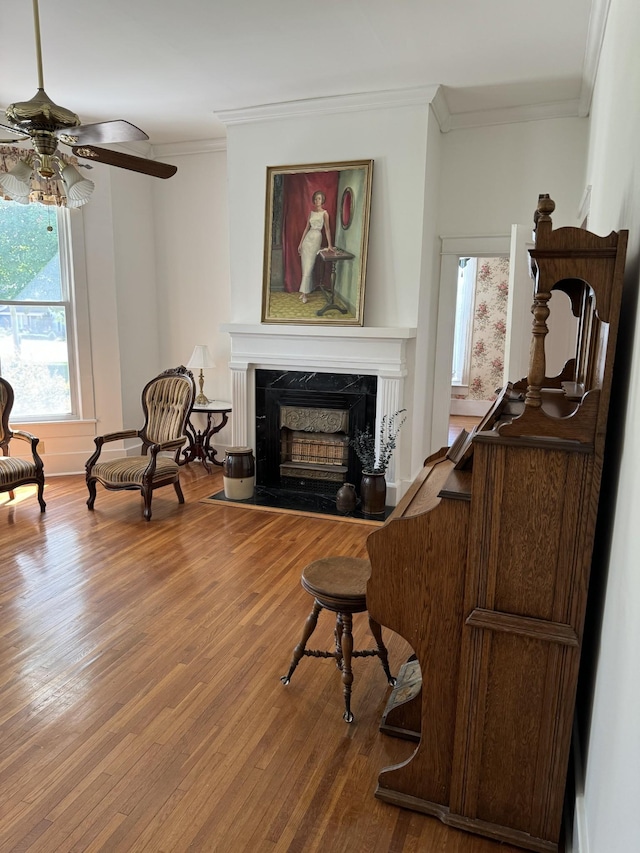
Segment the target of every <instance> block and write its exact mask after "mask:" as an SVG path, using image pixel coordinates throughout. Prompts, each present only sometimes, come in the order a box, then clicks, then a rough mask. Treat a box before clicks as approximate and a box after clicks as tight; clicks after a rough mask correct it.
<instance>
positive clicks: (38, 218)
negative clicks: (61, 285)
mask: <svg viewBox="0 0 640 853" xmlns="http://www.w3.org/2000/svg"><path fill="white" fill-rule="evenodd" d="M48 226H51V227H52V230H51V231H47V227H48ZM57 253H58V228H57V220H56V213H55V210H50V209H48V208H47V207H45V206H44V205H42V204H24V205H22V204H17V203H16V202H14V201H0V299H10V300H13V299H21V298H24V297H21V296H20V294H21V293H22V291H23V290H24V288H25V287H26V286H27V285H28V284H29V283H30V282H31V281H32V280H33V279H34V278H35V277H36V276H37V275H38V274H39V273H40V272H41V271H42V270H43V269H44V268H45V267H46V266H47V264H48V263H49V262H50V261H51V259H52V258H53V257H54V256H55V255H57ZM29 298H30V299H33V298H34V296H33V295H30V296H29ZM35 298H38V297H37V296H36V297H35ZM58 298H59V297H58Z"/></svg>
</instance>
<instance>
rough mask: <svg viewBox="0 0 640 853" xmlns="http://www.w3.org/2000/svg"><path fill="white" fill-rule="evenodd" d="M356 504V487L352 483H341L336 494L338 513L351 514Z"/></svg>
mask: <svg viewBox="0 0 640 853" xmlns="http://www.w3.org/2000/svg"><path fill="white" fill-rule="evenodd" d="M357 503H358V497H357V495H356V487H355V486H354V485H353V484H352V483H343V484H342V485H341V486H340V488H339V489H338V491H337V493H336V506H337V508H338V511H339V512H344V513H347V512H353V510H354V509H355V508H356V504H357Z"/></svg>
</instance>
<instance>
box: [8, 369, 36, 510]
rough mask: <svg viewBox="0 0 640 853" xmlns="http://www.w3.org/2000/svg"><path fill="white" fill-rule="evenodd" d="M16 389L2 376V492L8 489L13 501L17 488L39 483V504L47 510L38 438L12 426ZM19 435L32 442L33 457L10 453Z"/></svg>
mask: <svg viewBox="0 0 640 853" xmlns="http://www.w3.org/2000/svg"><path fill="white" fill-rule="evenodd" d="M13 400H14V396H13V388H12V387H11V385H10V384H9V383H8V382H7V380H6V379H3V378H2V377H1V376H0V447H1V448H2V456H0V492H9V497H10V498H11V500H13V499H14V497H15V495H14V491H13V490H14V489H15V488H17V487H18V486H24V485H26V484H27V483H36V485H37V486H38V503H39V504H40V512H44V510H45V507H46V503H45V502H44V498H43V494H44V466H43V464H42V459H41V458H40V457H39V456H38V451H37V449H36V448H37V446H38V439H37V438H36V437H35V435H31V433H30V432H25V430H22V429H11V427H10V426H9V415H10V414H11V409H12V408H13ZM14 438H17V439H19V440H20V441H26V442H27V443H29V444H31V458H30V459H23V458H21V457H19V456H11V451H10V448H9V445H10V444H11V441H12V440H13V439H14Z"/></svg>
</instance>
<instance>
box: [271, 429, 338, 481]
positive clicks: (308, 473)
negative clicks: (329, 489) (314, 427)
mask: <svg viewBox="0 0 640 853" xmlns="http://www.w3.org/2000/svg"><path fill="white" fill-rule="evenodd" d="M348 455H349V438H348V437H347V436H346V435H342V434H335V433H324V432H302V431H300V430H289V429H286V428H285V429H283V430H282V441H281V457H280V458H281V463H280V476H281V477H288V478H296V479H298V478H303V479H311V480H321V481H322V480H324V481H326V482H329V483H334V484H335V483H343V482H344V481H345V478H346V474H347V463H348Z"/></svg>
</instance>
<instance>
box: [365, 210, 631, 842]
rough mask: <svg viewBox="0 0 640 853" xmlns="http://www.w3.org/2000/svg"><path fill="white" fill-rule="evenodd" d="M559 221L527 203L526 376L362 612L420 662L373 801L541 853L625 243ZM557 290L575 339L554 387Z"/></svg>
mask: <svg viewBox="0 0 640 853" xmlns="http://www.w3.org/2000/svg"><path fill="white" fill-rule="evenodd" d="M554 208H555V204H554V202H553V201H552V200H551V199H549V197H548V196H540V199H539V202H538V209H537V211H536V215H535V221H536V230H535V248H534V249H532V250H531V251H530V255H531V272H532V277H533V279H534V294H533V298H534V301H533V306H532V309H531V310H532V314H533V337H532V344H531V359H530V367H529V376H528V377H527V379H524V380H521V381H519V382H515V383H513V384H511V383H509V384H508V385H507V386H505V388H504V389H503V390H502V392H501V393H500V394H499V396H498V399H497V400H496V402H495V403H494V404H493V406H492V408H491V410H490V411H489V413H488V414H487V415H486V416H485V418H484V420H483V421H482V422H481V423H480V424H479V426H478V427H477V428H476V429H475V430H474V431H473V432H472V433H471V434H470V435H467V434H466V433H463V434H462V435H461V436H460V438H459V440H458V441H456V443H455V444H454V445H453V446H452V447H451V448H448V449H447V448H444V449H443V450H442V451H441V452H440V453H437V454H435V455H434V456H432V457H430V458H429V459H427V460H426V462H425V466H424V468H423V470H422V471H421V473H420V474H419V475H418V477H417V478H416V480H415V481H414V483H413V484H412V486H411V487H410V489H409V491H408V492H407V494H406V495H405V496H404V498H403V499H402V501H401V502H400V503H399V505H398V506H397V507H396V509H395V510H394V512H393V514H392V515H391V516H390V518H389V519H388V520H387V522H386V523H385V525H384V526H383V527H381V528H380V529H378V530H376V531H375V532H374V533H372V534H371V535H370V536H369V538H368V541H367V547H368V551H369V556H370V559H371V566H372V571H371V578H370V581H369V584H368V587H367V604H368V610H369V613H370V615H371V616H372V617H373V619H375V620H377V621H378V622H379V623H380V624H382V625H385V626H387V627H388V628H390V629H392V630H393V631H396V632H397V633H398V634H400V635H401V636H402V637H404V638H405V639H406V640H407V641H408V642H409V643H410V645H411V647H412V649H413V650H414V652H415V663H407V664H406V665H405V666H404V667H403V668H402V672H404V674H405V680H404V681H402V679H400V680H399V683H398V685H397V686H396V688H395V689H394V691H393V693H392V696H391V698H390V700H389V703H388V705H387V710H386V711H385V715H384V717H383V722H382V725H381V730H382V731H387V732H388V733H392V734H396V735H399V736H406V737H409V738H412V739H414V740H417V741H418V745H417V748H416V750H415V752H414V753H413V755H412V757H411V758H409V759H408V760H407V761H405V762H404V763H402V764H399V765H396V766H393V767H388V768H385V769H384V770H382V772H381V773H380V776H379V779H378V786H377V789H376V796H377V797H378V798H380V799H381V800H385V801H387V802H389V803H393V804H396V805H399V806H403V807H406V808H409V809H414V810H416V811H419V812H423V813H426V814H430V815H435V816H437V817H439V818H440V819H441V820H442V821H444V822H445V823H447V824H450V825H452V826H455V827H458V828H460V829H465V830H468V831H470V832H475V833H478V834H479V835H484V836H488V837H491V838H494V839H498V840H502V841H506V842H508V843H511V844H515V845H518V846H521V847H524V848H526V849H530V850H536V851H555V850H557V849H558V840H559V836H560V828H561V817H562V807H563V796H564V789H565V781H566V774H567V766H568V759H569V746H570V740H571V730H572V720H573V712H574V703H575V693H576V683H577V678H578V665H579V660H580V648H581V641H582V632H583V623H584V615H585V607H586V600H587V588H588V581H589V572H590V564H591V555H592V550H593V539H594V528H595V522H596V514H597V508H598V496H599V490H600V480H601V473H602V462H603V452H604V442H605V432H606V424H607V410H608V407H609V397H610V391H611V373H612V367H613V360H614V353H615V344H616V333H617V328H618V317H619V313H620V299H621V291H622V277H623V268H624V258H625V250H626V241H627V232H626V231H620V232H619V233H611V234H610V235H609V236H608V237H598V236H597V235H595V234H592V233H590V232H588V231H586V230H583V229H579V228H558V229H557V230H554V229H553V226H552V222H551V217H550V214H551V213H552V212H553V210H554ZM554 291H564V293H566V294H567V295H568V297H569V299H570V300H571V304H572V309H573V313H574V314H575V316H576V317H577V318H578V331H577V345H576V355H575V358H572V359H571V360H570V361H569V362H567V364H566V365H565V367H564V369H563V370H562V373H561V374H560V375H559V376H557V377H554V378H549V377H547V376H546V371H545V354H544V345H545V336H546V334H547V332H548V328H547V324H546V320H547V318H548V316H549V305H548V303H549V302H550V301H552V295H553V292H554ZM412 668H413V671H412ZM411 675H413V676H414V677H413V681H412V680H411Z"/></svg>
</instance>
